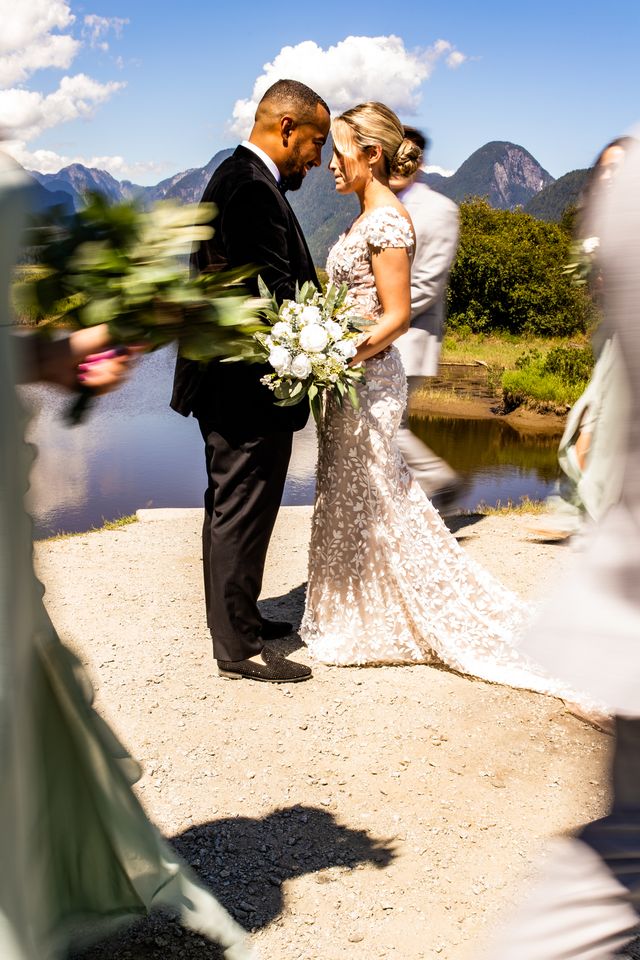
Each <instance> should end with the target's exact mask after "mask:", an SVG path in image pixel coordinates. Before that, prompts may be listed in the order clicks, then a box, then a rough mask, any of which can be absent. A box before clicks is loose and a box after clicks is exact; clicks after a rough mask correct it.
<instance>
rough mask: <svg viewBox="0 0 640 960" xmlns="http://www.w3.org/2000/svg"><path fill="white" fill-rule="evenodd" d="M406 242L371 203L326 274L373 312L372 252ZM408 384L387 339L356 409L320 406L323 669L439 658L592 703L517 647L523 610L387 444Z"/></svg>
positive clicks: (308, 637)
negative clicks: (450, 527) (371, 208)
mask: <svg viewBox="0 0 640 960" xmlns="http://www.w3.org/2000/svg"><path fill="white" fill-rule="evenodd" d="M412 245H413V237H412V232H411V228H410V226H409V223H408V222H407V220H406V218H404V217H403V216H402V214H401V213H400V212H399V211H398V210H396V209H395V208H394V207H391V206H387V207H379V208H377V209H375V210H374V211H372V212H371V213H370V214H368V215H366V216H364V217H363V218H361V219H360V220H358V221H356V223H355V224H354V226H353V227H352V228H351V230H350V231H349V232H348V233H346V234H343V235H342V236H341V237H340V239H339V240H338V242H337V243H336V245H335V246H334V247H333V249H332V250H331V252H330V254H329V258H328V261H327V271H328V273H329V278H330V280H332V281H333V282H334V283H337V284H340V283H343V282H346V283H347V284H348V286H349V289H350V292H351V294H352V295H353V296H354V297H355V299H356V301H357V304H358V307H359V308H360V310H361V311H362V312H363V313H364V314H366V315H370V316H373V317H376V316H379V315H380V313H381V307H380V303H379V301H378V297H377V293H376V286H375V281H374V277H373V272H372V267H371V256H372V251H375V250H376V249H378V250H379V249H382V248H386V247H406V248H411V247H412ZM411 252H412V251H411V249H409V254H411ZM406 390H407V386H406V377H405V373H404V369H403V366H402V362H401V360H400V354H399V353H398V351H397V350H396V348H395V347H393V346H392V347H390V348H389V349H387V350H385V351H384V353H382V354H381V355H378V356H376V357H373V358H371V359H369V360H367V361H366V383H365V384H364V385H362V386H360V387H359V388H358V393H359V398H360V409H359V410H355V409H353V407H352V406H351V405H350V404H349V403H345V404H344V407H343V409H340V407H339V406H338V404H337V403H336V402H334V401H333V400H331V399H329V400H328V402H327V403H326V405H325V409H324V411H323V416H322V420H321V423H320V425H319V454H318V468H317V490H316V502H315V509H314V514H313V526H312V535H311V547H310V554H309V579H308V587H307V602H306V609H305V613H304V618H303V621H302V625H301V627H300V634H301V636H302V639H303V640H304V641H305V643H306V644H307V645H308V647H309V650H310V652H311V654H312V656H313V657H314V658H316V659H317V660H320V661H323V662H325V663H329V664H338V665H342V666H347V665H364V664H383V663H435V664H445V665H447V666H449V667H452V668H454V669H455V670H459V671H460V672H462V673H466V674H471V675H473V676H476V677H481V678H483V679H485V680H491V681H495V682H497V683H503V684H507V685H509V686H512V687H522V688H526V689H530V690H537V691H540V692H542V693H548V694H552V695H554V696H559V697H564V698H568V699H570V700H572V701H577V700H580V702H581V704H582V705H583V706H585V707H587V706H590V705H587V704H585V701H584V698H582V697H580V698H578V697H577V696H576V694H575V693H574V692H572V691H571V690H570V689H569V688H568V687H566V686H565V685H563V684H562V683H560V682H559V681H556V680H554V679H553V678H551V677H549V676H547V675H545V674H544V672H543V671H542V670H541V669H538V668H537V666H536V665H535V664H533V663H532V662H531V661H530V660H528V659H527V658H526V657H525V656H524V655H523V654H520V653H519V652H518V650H517V647H516V645H515V639H516V638H517V637H519V636H520V635H521V634H522V633H523V632H524V629H525V628H526V626H527V625H528V623H529V621H530V619H531V616H532V611H531V608H530V607H528V606H527V605H526V604H525V603H523V602H522V601H521V600H520V599H519V598H518V597H517V596H516V595H515V594H514V593H512V592H511V591H510V590H507V589H506V588H505V587H504V586H502V584H500V583H499V582H498V581H497V580H496V579H495V578H494V577H493V576H492V575H491V574H489V573H488V572H487V571H486V570H484V569H483V568H482V567H481V566H480V565H479V564H478V563H476V562H475V561H474V560H472V559H471V558H470V557H469V556H468V555H467V554H466V553H465V551H464V550H463V548H462V547H461V546H460V545H459V544H458V542H457V540H456V539H455V537H454V536H453V535H452V534H451V533H450V532H449V530H448V529H447V527H446V526H445V524H444V523H443V521H442V519H441V518H440V515H439V514H438V512H437V510H435V508H434V507H433V506H432V505H431V503H430V501H429V500H428V499H427V497H426V496H425V494H424V493H423V491H422V489H421V487H420V486H419V484H418V483H417V482H416V481H414V480H413V479H412V476H411V474H410V472H409V469H408V467H407V466H406V464H405V462H404V460H403V458H402V456H401V454H400V451H399V449H398V446H397V442H396V435H397V431H398V427H399V424H400V419H401V415H402V411H403V409H404V405H405V401H406Z"/></svg>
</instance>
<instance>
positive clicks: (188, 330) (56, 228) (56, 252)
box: [17, 193, 266, 362]
mask: <svg viewBox="0 0 640 960" xmlns="http://www.w3.org/2000/svg"><path fill="white" fill-rule="evenodd" d="M214 213H215V209H214V208H213V207H212V206H211V205H207V204H198V205H193V206H178V205H175V204H171V203H159V204H157V205H156V206H155V207H153V208H152V209H151V210H149V211H143V210H141V209H140V208H139V207H138V206H137V205H136V204H135V203H118V204H110V203H109V202H108V201H107V200H105V198H104V197H102V196H101V195H100V194H98V193H91V194H88V195H87V204H86V206H85V207H83V208H82V209H81V210H78V211H77V212H76V213H73V214H71V215H65V214H58V215H54V216H53V217H51V218H49V219H48V220H47V221H46V222H45V223H44V224H43V225H42V226H39V227H35V228H34V229H33V230H32V231H31V232H32V236H31V237H30V238H29V240H28V242H29V243H30V244H32V245H33V246H34V247H35V250H36V255H37V261H38V264H39V269H38V271H36V272H35V273H34V275H33V276H32V277H31V278H30V279H29V280H27V281H25V282H23V283H22V284H20V286H19V289H18V291H17V294H18V298H19V300H20V301H21V302H22V305H23V306H24V307H25V308H26V309H27V310H28V311H29V313H30V314H31V315H32V316H35V317H37V318H38V320H39V321H42V322H40V323H39V327H40V329H42V327H43V326H45V325H50V326H53V327H55V328H60V327H62V328H66V329H71V330H77V329H79V328H81V327H92V326H95V325H96V324H100V323H106V324H107V325H108V327H109V332H110V334H111V337H112V340H113V342H114V343H116V344H125V345H126V344H139V345H144V346H146V347H147V348H148V349H150V350H154V349H157V348H158V347H163V346H165V345H166V344H169V343H171V342H172V341H174V340H179V342H180V352H181V353H182V354H183V356H185V357H188V358H189V359H191V360H200V361H203V362H206V361H208V360H212V359H213V358H214V357H226V358H230V359H238V360H248V361H253V360H257V359H258V355H259V353H260V351H259V350H258V348H257V343H256V340H255V337H254V334H256V333H258V332H260V331H264V330H265V329H266V327H265V325H264V323H263V322H262V321H261V320H260V319H259V317H258V314H257V308H258V306H259V305H260V302H259V301H256V300H255V299H251V298H249V297H248V296H247V295H246V293H245V292H244V291H243V289H242V287H241V283H242V281H243V280H244V279H246V278H247V277H249V276H251V275H252V273H253V271H251V270H249V269H247V270H233V271H227V272H220V273H211V274H204V275H201V276H197V277H190V276H189V275H188V268H187V265H186V262H185V258H186V257H187V256H188V255H189V253H190V252H191V250H192V248H193V245H194V244H196V243H198V242H200V241H202V240H208V239H209V238H210V237H211V236H212V235H213V230H212V228H211V227H210V226H208V225H207V224H208V223H209V221H210V220H211V218H212V216H213V215H214Z"/></svg>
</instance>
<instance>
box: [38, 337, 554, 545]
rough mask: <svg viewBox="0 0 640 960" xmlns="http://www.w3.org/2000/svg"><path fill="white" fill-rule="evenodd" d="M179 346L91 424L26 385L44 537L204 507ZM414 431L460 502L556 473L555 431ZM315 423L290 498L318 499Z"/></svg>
mask: <svg viewBox="0 0 640 960" xmlns="http://www.w3.org/2000/svg"><path fill="white" fill-rule="evenodd" d="M173 363H174V360H173V352H172V351H171V350H162V351H158V352H157V353H155V354H153V355H151V356H147V357H144V358H143V359H142V360H140V361H139V363H138V366H137V369H136V371H135V373H134V375H133V376H132V378H131V380H130V381H129V383H127V384H126V386H125V387H124V388H123V389H121V390H119V391H117V392H115V393H113V394H110V395H108V396H105V397H102V398H100V400H98V401H97V402H96V403H95V405H94V407H93V409H92V412H91V414H90V415H89V417H88V418H87V421H86V423H83V424H81V425H80V426H77V427H67V426H66V425H65V424H64V421H63V413H64V410H65V408H66V407H67V406H68V405H69V397H68V395H66V394H64V393H62V392H60V391H57V390H55V389H54V388H50V387H43V386H40V385H38V386H30V387H25V388H22V394H23V397H24V399H25V401H26V403H27V405H28V407H29V409H30V410H32V411H33V412H34V416H33V420H32V422H31V425H30V427H29V434H28V437H29V439H30V440H31V442H33V443H35V444H36V445H37V447H38V459H37V461H36V464H35V466H34V469H33V472H32V478H31V490H30V493H29V499H28V502H29V509H30V510H31V512H32V514H33V517H34V522H35V536H36V538H38V539H41V538H43V537H47V536H50V535H51V534H53V533H57V532H60V531H66V532H80V531H83V530H88V529H90V528H91V527H95V526H100V525H101V524H102V523H103V522H104V520H111V519H115V518H117V517H121V516H126V515H127V514H131V513H134V512H135V511H136V510H137V509H138V508H140V507H199V506H201V505H202V494H203V489H204V484H205V469H204V453H203V444H202V439H201V437H200V433H199V430H198V425H197V423H196V422H195V420H193V418H191V417H190V418H188V419H185V418H184V417H181V416H179V415H178V414H176V413H174V412H173V411H172V410H171V409H170V408H169V406H168V399H169V396H170V394H171V381H172V375H173ZM416 429H417V430H418V431H419V432H420V433H421V434H422V435H423V436H424V439H425V440H427V441H428V442H429V444H430V446H431V447H432V448H433V449H434V450H436V451H437V452H438V453H439V454H440V455H441V456H444V457H445V459H447V460H448V461H449V463H451V465H452V466H453V467H455V469H456V470H458V471H459V472H460V473H461V474H462V476H463V477H464V479H465V482H466V487H465V491H464V494H463V496H462V497H461V499H460V503H459V506H460V507H463V508H465V509H474V508H475V507H477V506H478V504H480V503H481V502H482V503H487V504H495V503H496V502H497V501H501V502H503V503H504V502H506V501H507V500H509V499H511V500H513V501H518V500H519V499H520V497H522V496H528V497H531V498H532V499H536V498H540V497H544V496H547V495H548V494H549V493H550V492H551V491H552V489H553V486H554V483H555V480H556V478H557V476H558V467H557V460H556V449H557V438H549V437H522V436H521V435H520V434H518V432H517V431H516V430H514V429H513V428H511V427H510V426H509V425H508V424H505V423H503V422H502V421H494V420H461V419H455V418H447V417H430V418H422V419H420V420H419V421H416ZM315 459H316V438H315V427H314V424H313V422H310V423H309V425H308V426H307V428H306V429H305V430H303V431H301V432H300V433H298V434H296V435H295V440H294V448H293V456H292V459H291V466H290V470H289V475H288V478H287V485H286V488H285V494H284V501H283V502H284V503H285V504H287V505H298V504H309V503H312V501H313V492H314V471H315Z"/></svg>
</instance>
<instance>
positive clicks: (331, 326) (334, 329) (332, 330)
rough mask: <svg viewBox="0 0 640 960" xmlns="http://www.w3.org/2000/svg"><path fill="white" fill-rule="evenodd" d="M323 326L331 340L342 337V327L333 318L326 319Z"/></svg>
mask: <svg viewBox="0 0 640 960" xmlns="http://www.w3.org/2000/svg"><path fill="white" fill-rule="evenodd" d="M324 328H325V330H326V331H327V333H328V334H329V336H330V337H331V339H332V340H340V339H341V338H342V327H341V326H340V324H339V323H336V321H335V320H327V322H326V323H325V325H324Z"/></svg>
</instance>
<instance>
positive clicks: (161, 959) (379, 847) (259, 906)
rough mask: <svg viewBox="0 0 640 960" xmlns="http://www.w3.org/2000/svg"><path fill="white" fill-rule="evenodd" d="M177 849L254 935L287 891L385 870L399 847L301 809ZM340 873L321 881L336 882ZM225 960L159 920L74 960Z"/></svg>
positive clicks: (212, 831)
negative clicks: (313, 881)
mask: <svg viewBox="0 0 640 960" xmlns="http://www.w3.org/2000/svg"><path fill="white" fill-rule="evenodd" d="M172 843H173V846H174V847H175V848H176V850H177V851H178V853H179V854H180V856H181V857H182V858H183V860H185V861H186V862H187V863H189V864H190V865H191V867H192V869H193V870H194V871H195V873H196V874H197V875H198V877H199V878H200V880H201V881H202V883H203V884H204V885H205V886H206V887H207V889H209V890H210V891H211V892H212V893H213V894H214V895H215V896H216V897H217V899H218V900H219V902H220V903H221V904H222V905H223V906H224V907H225V908H226V909H227V910H228V911H229V913H230V914H231V915H232V916H233V917H235V919H236V920H237V921H238V922H239V923H240V924H241V925H242V926H243V927H245V928H246V929H247V930H257V929H261V928H263V927H266V926H267V925H268V924H270V923H271V922H272V921H273V920H274V919H275V918H276V917H277V916H279V914H280V913H281V912H282V910H283V907H284V905H285V894H284V891H283V886H282V885H283V884H284V883H285V881H287V880H290V879H292V878H294V877H299V876H302V875H304V874H308V873H319V872H320V871H323V870H327V869H328V868H331V867H333V868H338V869H339V870H352V869H353V868H354V867H356V866H357V865H358V864H366V863H368V864H372V865H374V866H375V867H377V868H378V869H383V868H384V867H386V866H388V865H389V864H390V863H391V861H392V860H393V859H394V856H395V852H394V846H393V844H392V843H391V842H390V841H388V840H383V839H376V838H375V837H372V836H371V835H370V834H369V833H368V832H367V831H366V830H353V829H351V828H350V827H345V826H343V825H342V824H340V823H338V821H337V820H336V819H335V817H334V816H333V814H331V813H330V812H329V811H327V810H322V809H319V808H317V807H311V806H306V805H302V804H300V805H296V806H293V807H287V808H283V809H280V810H276V811H274V812H273V813H271V814H269V815H268V816H266V817H264V818H262V819H254V818H251V817H230V818H228V819H225V820H215V821H213V822H211V823H205V824H201V825H199V826H196V827H191V828H190V829H189V830H186V831H185V832H184V833H181V834H179V835H178V836H176V837H174V838H173V841H172ZM335 879H337V875H336V872H335V870H334V872H333V873H332V874H320V875H319V876H318V882H319V883H331V882H333V881H334V880H335ZM176 953H177V954H178V955H179V956H181V957H185V958H191V957H193V958H194V960H195V958H196V957H197V958H198V960H221V958H222V953H221V951H220V949H219V948H218V947H217V946H216V945H215V944H212V943H210V942H209V941H208V940H205V939H204V938H203V937H201V936H199V935H198V934H194V933H191V932H190V931H187V930H185V929H184V928H183V927H181V925H180V924H179V922H178V921H177V920H175V919H174V918H172V917H169V916H166V915H164V914H154V915H152V916H151V917H148V918H145V919H144V920H142V921H138V922H137V923H136V924H135V925H134V926H131V927H128V928H127V930H126V931H125V932H124V933H121V934H119V935H118V936H117V937H112V938H111V939H110V940H108V941H104V942H103V943H100V944H98V945H97V946H95V947H93V948H91V949H89V950H84V951H83V952H81V953H75V954H73V957H74V958H75V960H134V958H135V960H143V958H144V960H166V958H167V956H174V955H176Z"/></svg>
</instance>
